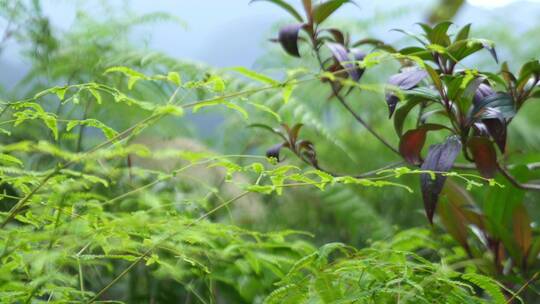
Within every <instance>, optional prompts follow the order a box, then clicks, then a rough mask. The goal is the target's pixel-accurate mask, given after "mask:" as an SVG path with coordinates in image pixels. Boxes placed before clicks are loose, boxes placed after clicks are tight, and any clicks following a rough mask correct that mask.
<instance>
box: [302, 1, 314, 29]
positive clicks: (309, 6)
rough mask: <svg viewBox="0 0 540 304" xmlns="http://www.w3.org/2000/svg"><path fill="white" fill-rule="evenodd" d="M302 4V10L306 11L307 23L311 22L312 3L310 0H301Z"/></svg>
mask: <svg viewBox="0 0 540 304" xmlns="http://www.w3.org/2000/svg"><path fill="white" fill-rule="evenodd" d="M302 4H303V5H304V11H305V12H306V16H307V18H308V21H309V24H313V4H312V3H311V0H302Z"/></svg>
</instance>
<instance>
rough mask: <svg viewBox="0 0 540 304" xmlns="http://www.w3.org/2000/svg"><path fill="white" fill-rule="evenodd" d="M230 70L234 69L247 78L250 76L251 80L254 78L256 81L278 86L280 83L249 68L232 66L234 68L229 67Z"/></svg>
mask: <svg viewBox="0 0 540 304" xmlns="http://www.w3.org/2000/svg"><path fill="white" fill-rule="evenodd" d="M231 70H233V71H236V72H238V73H240V74H242V75H244V76H246V77H248V78H251V79H253V80H256V81H259V82H262V83H266V84H269V85H274V86H278V85H279V84H280V83H279V82H278V81H276V80H274V79H272V78H270V77H268V76H266V75H263V74H260V73H257V72H255V71H252V70H250V69H247V68H244V67H234V68H231Z"/></svg>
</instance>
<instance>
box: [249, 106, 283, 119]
mask: <svg viewBox="0 0 540 304" xmlns="http://www.w3.org/2000/svg"><path fill="white" fill-rule="evenodd" d="M249 104H250V105H252V106H254V107H256V108H257V109H259V110H262V111H264V112H266V113H268V114H270V115H272V116H273V117H274V118H275V119H276V120H277V121H278V122H281V116H279V114H278V113H276V112H275V111H273V110H272V109H270V108H269V107H267V106H265V105H263V104H259V103H254V102H250V103H249Z"/></svg>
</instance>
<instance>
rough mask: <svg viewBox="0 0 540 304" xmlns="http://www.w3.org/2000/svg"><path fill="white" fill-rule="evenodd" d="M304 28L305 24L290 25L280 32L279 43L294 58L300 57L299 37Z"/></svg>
mask: <svg viewBox="0 0 540 304" xmlns="http://www.w3.org/2000/svg"><path fill="white" fill-rule="evenodd" d="M304 26H305V24H303V23H298V24H289V25H286V26H284V27H282V28H281V29H280V30H279V37H278V41H279V43H280V44H281V46H282V47H283V49H284V50H285V51H286V52H287V53H288V54H290V55H292V56H295V57H300V52H299V51H298V35H299V34H300V30H301V29H302V28H304Z"/></svg>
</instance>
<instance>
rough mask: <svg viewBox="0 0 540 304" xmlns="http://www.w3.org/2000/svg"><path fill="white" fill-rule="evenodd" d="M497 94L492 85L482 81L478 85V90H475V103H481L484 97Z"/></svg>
mask: <svg viewBox="0 0 540 304" xmlns="http://www.w3.org/2000/svg"><path fill="white" fill-rule="evenodd" d="M493 94H495V91H494V90H493V89H492V88H491V86H489V85H487V84H485V83H482V84H480V85H479V86H478V88H477V89H476V92H474V99H473V102H474V104H479V103H480V101H482V100H483V99H484V98H486V97H488V96H491V95H493Z"/></svg>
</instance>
